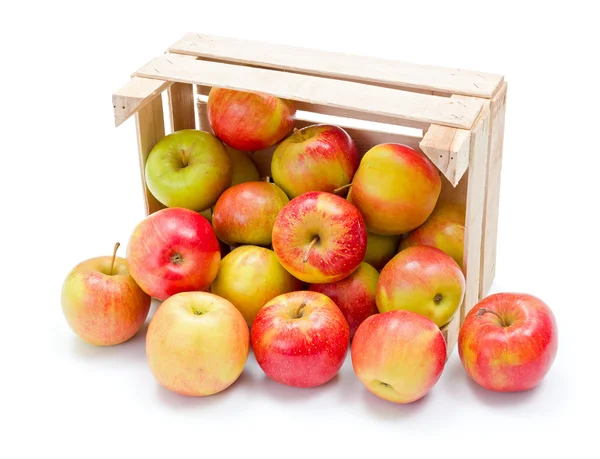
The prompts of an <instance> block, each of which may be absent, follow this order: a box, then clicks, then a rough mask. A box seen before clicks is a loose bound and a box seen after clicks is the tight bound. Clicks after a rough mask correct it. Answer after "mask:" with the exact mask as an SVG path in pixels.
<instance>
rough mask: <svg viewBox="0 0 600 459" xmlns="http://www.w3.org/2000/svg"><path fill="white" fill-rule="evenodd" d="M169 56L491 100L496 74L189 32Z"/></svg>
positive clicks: (498, 78) (172, 48)
mask: <svg viewBox="0 0 600 459" xmlns="http://www.w3.org/2000/svg"><path fill="white" fill-rule="evenodd" d="M169 50H170V51H171V52H176V53H181V54H190V55H194V56H199V57H204V58H210V59H214V60H219V61H221V62H231V63H239V64H248V65H254V66H259V67H264V68H272V69H279V70H286V71H292V72H299V73H305V74H311V75H317V76H326V77H334V78H339V79H347V80H352V81H360V82H363V83H371V84H382V85H390V86H394V87H396V88H400V89H411V90H412V89H417V90H418V89H421V90H428V91H437V92H440V93H446V94H448V95H450V94H463V95H472V96H478V97H484V98H491V97H492V96H493V95H494V93H495V92H496V90H497V88H498V87H499V85H500V84H501V82H502V81H503V77H502V76H501V75H493V74H489V73H482V72H474V71H469V70H461V69H452V68H442V67H434V66H429V65H418V64H409V63H405V62H399V61H393V60H386V59H377V58H372V57H365V56H355V55H351V54H342V53H332V52H327V51H320V50H313V49H306V48H296V47H291V46H282V45H272V44H267V43H260V42H256V41H249V40H240V39H234V38H225V37H215V36H210V35H201V34H196V33H188V34H186V35H185V36H184V37H183V38H182V39H181V40H179V41H178V42H177V43H175V44H173V45H172V46H171V47H170V48H169Z"/></svg>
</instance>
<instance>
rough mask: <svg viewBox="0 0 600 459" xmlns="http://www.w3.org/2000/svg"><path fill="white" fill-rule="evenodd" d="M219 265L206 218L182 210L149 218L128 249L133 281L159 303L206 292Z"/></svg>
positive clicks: (134, 234) (219, 255)
mask: <svg viewBox="0 0 600 459" xmlns="http://www.w3.org/2000/svg"><path fill="white" fill-rule="evenodd" d="M220 261H221V253H220V247H219V241H218V240H217V237H216V236H215V233H214V231H213V229H212V228H211V226H210V224H209V223H208V221H207V220H206V218H204V217H203V216H202V215H200V214H199V213H197V212H194V211H191V210H188V209H183V208H170V209H162V210H159V211H158V212H155V213H153V214H151V215H149V216H148V217H146V218H145V219H144V220H142V221H141V222H140V223H139V224H138V225H137V226H136V228H135V229H134V231H133V233H132V235H131V237H130V239H129V245H128V247H127V268H128V269H129V273H130V274H131V277H133V279H135V281H136V282H137V283H138V285H139V286H140V287H141V288H142V290H143V291H144V292H146V293H147V294H148V295H150V296H153V297H155V298H158V299H159V300H165V299H167V298H168V297H170V296H171V295H174V294H176V293H180V292H187V291H194V290H204V289H205V288H207V287H208V286H209V285H210V284H211V282H212V281H213V280H214V279H215V277H216V276H217V271H218V270H219V262H220Z"/></svg>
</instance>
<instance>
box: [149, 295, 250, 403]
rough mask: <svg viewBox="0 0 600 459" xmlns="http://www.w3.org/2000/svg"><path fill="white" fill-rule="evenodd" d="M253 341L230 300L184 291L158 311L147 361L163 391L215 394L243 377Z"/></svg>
mask: <svg viewBox="0 0 600 459" xmlns="http://www.w3.org/2000/svg"><path fill="white" fill-rule="evenodd" d="M249 342H250V339H249V333H248V325H246V321H245V320H244V318H243V317H242V314H240V312H239V311H238V310H237V309H236V308H235V306H233V305H232V304H231V303H230V302H229V301H227V300H226V299H224V298H221V297H219V296H217V295H213V294H211V293H207V292H184V293H178V294H177V295H173V296H171V297H170V298H169V299H167V300H166V301H164V302H163V303H162V304H161V305H160V307H159V308H158V309H157V310H156V313H155V314H154V317H152V320H151V321H150V326H149V327H148V334H147V335H146V358H147V360H148V365H149V366H150V371H151V372H152V374H153V375H154V377H155V378H156V379H157V381H158V382H159V383H160V384H161V385H162V386H163V387H165V388H167V389H169V390H171V391H174V392H177V393H179V394H181V395H188V396H205V395H212V394H216V393H217V392H221V391H223V390H225V389H227V388H228V387H229V386H230V385H231V384H233V383H234V382H235V381H236V380H237V379H238V377H239V376H240V374H241V373H242V371H243V369H244V366H245V364H246V360H247V359H248V352H249Z"/></svg>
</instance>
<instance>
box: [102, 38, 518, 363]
mask: <svg viewBox="0 0 600 459" xmlns="http://www.w3.org/2000/svg"><path fill="white" fill-rule="evenodd" d="M213 87H217V88H228V89H235V90H240V91H246V92H255V93H256V92H257V93H267V94H271V95H274V96H277V97H280V98H282V99H286V100H291V101H293V102H294V104H295V106H296V109H297V114H296V118H297V119H296V121H295V127H296V128H298V129H301V128H302V127H305V126H308V125H311V124H315V123H327V124H335V125H338V126H340V127H342V128H344V129H345V130H346V131H347V132H348V134H349V135H350V136H351V137H352V139H353V140H354V142H355V144H356V146H357V149H358V152H359V155H360V156H361V157H362V155H364V153H365V152H366V151H368V150H369V149H370V148H371V147H373V146H375V145H379V144H382V143H399V144H403V145H407V146H409V147H411V148H413V149H415V150H417V151H418V152H420V153H421V154H423V155H425V156H426V157H427V158H429V160H430V161H431V162H432V163H433V164H434V165H435V166H436V168H437V169H438V171H439V175H440V177H441V181H442V188H441V193H440V197H439V202H447V203H449V204H455V205H456V206H458V207H464V208H465V229H464V248H463V259H462V268H463V271H464V273H465V279H466V290H465V297H464V300H463V302H462V305H461V307H460V310H459V311H457V313H456V314H455V315H454V317H453V318H452V320H451V321H450V322H449V323H448V324H447V325H445V326H444V327H442V331H443V334H444V338H445V339H446V342H447V344H448V346H447V347H448V353H450V352H451V351H452V349H453V347H454V345H455V344H456V341H457V338H458V330H459V327H460V325H461V323H462V321H463V320H464V317H465V315H466V313H467V312H468V311H469V310H470V309H471V308H472V307H473V306H474V305H475V304H476V303H477V302H478V301H479V300H480V299H482V298H483V297H484V296H485V295H486V294H487V292H488V290H489V288H490V286H491V284H492V281H493V279H494V274H495V260H496V236H497V223H498V203H499V187H500V170H501V163H502V144H503V135H504V113H505V101H506V91H507V84H506V82H505V81H504V78H503V77H502V76H500V75H493V74H488V73H483V72H477V71H469V70H460V69H453V68H442V67H434V66H429V65H417V64H408V63H403V62H399V61H391V60H384V59H378V58H371V57H365V56H354V55H349V54H339V53H332V52H326V51H321V50H312V49H305V48H294V47H289V46H282V45H273V44H267V43H259V42H252V41H247V40H238V39H232V38H224V37H216V36H208V35H202V34H196V33H189V34H186V35H185V36H183V37H182V38H181V39H180V40H179V41H177V42H176V43H174V44H173V45H172V46H170V47H169V48H168V49H167V50H166V52H165V53H163V54H161V55H159V56H158V57H156V58H155V59H153V60H152V61H151V62H149V63H148V64H146V65H144V66H143V67H142V68H140V69H139V70H138V71H137V72H135V73H134V75H133V77H132V78H131V79H130V80H129V82H128V83H126V84H125V85H124V86H123V87H121V88H120V89H119V90H118V91H116V92H115V93H114V94H113V107H114V111H115V124H116V125H117V126H119V125H120V124H121V123H123V122H124V121H125V120H127V119H128V118H130V117H132V116H133V117H134V118H135V123H136V128H137V140H138V149H139V157H140V167H141V172H142V174H141V176H142V185H143V197H144V203H145V209H146V213H147V214H150V213H153V212H155V211H157V210H159V209H162V208H163V207H164V206H163V205H162V204H161V203H160V202H158V201H157V200H156V198H155V197H154V196H153V195H152V193H150V191H149V189H148V187H147V185H146V182H145V174H144V170H145V165H146V160H147V157H148V154H149V153H150V151H151V150H152V148H153V147H154V146H155V145H156V143H157V142H158V141H159V140H160V139H162V138H163V137H164V136H165V135H166V134H168V133H170V132H174V131H178V130H181V129H200V130H203V131H207V132H212V131H211V128H210V125H209V123H208V117H207V105H206V100H207V96H208V93H209V91H210V89H211V88H213ZM163 98H164V100H165V101H166V103H164V104H163ZM165 120H167V121H168V122H167V123H165ZM274 149H275V147H271V148H269V149H264V150H258V151H254V152H252V153H250V155H251V159H252V160H253V162H254V163H255V164H256V166H257V169H258V172H259V175H260V176H261V177H262V178H263V179H264V178H265V177H270V176H271V170H270V167H271V157H272V155H273V151H274Z"/></svg>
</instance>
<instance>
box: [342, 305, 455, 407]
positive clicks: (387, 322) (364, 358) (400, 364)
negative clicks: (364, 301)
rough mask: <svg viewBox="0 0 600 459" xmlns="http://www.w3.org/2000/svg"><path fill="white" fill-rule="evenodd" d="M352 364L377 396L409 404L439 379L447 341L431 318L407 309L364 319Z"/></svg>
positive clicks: (358, 334)
mask: <svg viewBox="0 0 600 459" xmlns="http://www.w3.org/2000/svg"><path fill="white" fill-rule="evenodd" d="M351 355H352V366H353V367H354V372H355V373H356V375H357V376H358V379H360V381H361V382H362V383H363V384H364V385H365V387H366V388H367V389H368V390H369V391H370V392H371V393H373V394H374V395H376V396H377V397H380V398H382V399H384V400H389V401H390V402H394V403H411V402H414V401H416V400H419V399H420V398H422V397H424V396H425V395H426V394H427V393H428V392H429V391H430V390H431V388H432V387H433V386H434V385H435V384H436V383H437V382H438V380H439V379H440V376H441V375H442V371H443V370H444V365H445V363H446V341H444V337H443V336H442V332H441V331H440V329H439V328H438V327H437V325H435V324H434V323H433V322H432V321H431V320H429V319H427V318H426V317H423V316H422V315H420V314H415V313H414V312H410V311H390V312H386V313H384V314H375V315H373V316H371V317H369V318H368V319H366V320H365V321H364V322H363V323H362V324H361V325H360V326H359V327H358V330H357V331H356V334H355V335H354V340H353V341H352V351H351Z"/></svg>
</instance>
